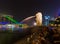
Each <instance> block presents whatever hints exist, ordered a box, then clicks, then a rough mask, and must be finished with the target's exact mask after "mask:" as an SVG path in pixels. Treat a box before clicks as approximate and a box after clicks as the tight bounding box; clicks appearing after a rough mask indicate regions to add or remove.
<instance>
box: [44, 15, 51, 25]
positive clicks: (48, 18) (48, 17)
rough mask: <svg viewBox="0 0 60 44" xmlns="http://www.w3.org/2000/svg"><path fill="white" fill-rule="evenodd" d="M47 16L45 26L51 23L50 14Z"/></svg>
mask: <svg viewBox="0 0 60 44" xmlns="http://www.w3.org/2000/svg"><path fill="white" fill-rule="evenodd" d="M44 18H45V22H44V23H45V26H48V25H49V20H50V16H44Z"/></svg>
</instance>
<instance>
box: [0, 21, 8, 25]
mask: <svg viewBox="0 0 60 44" xmlns="http://www.w3.org/2000/svg"><path fill="white" fill-rule="evenodd" d="M0 24H2V25H5V24H9V22H0Z"/></svg>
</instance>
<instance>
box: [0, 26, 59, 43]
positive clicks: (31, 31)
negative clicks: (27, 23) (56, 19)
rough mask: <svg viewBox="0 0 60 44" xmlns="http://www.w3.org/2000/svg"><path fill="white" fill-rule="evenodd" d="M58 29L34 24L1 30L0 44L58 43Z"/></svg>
mask: <svg viewBox="0 0 60 44" xmlns="http://www.w3.org/2000/svg"><path fill="white" fill-rule="evenodd" d="M59 29H60V28H56V27H52V28H50V27H38V26H35V27H30V28H27V29H23V30H22V31H14V32H11V31H9V32H8V31H2V32H0V44H60V31H59Z"/></svg>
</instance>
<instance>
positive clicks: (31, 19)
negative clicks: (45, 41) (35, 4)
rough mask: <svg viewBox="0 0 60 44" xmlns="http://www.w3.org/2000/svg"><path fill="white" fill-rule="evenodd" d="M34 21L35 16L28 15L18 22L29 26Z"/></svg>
mask: <svg viewBox="0 0 60 44" xmlns="http://www.w3.org/2000/svg"><path fill="white" fill-rule="evenodd" d="M34 22H35V16H30V17H27V18H25V19H24V20H22V21H21V22H20V23H23V24H27V25H29V26H33V25H34Z"/></svg>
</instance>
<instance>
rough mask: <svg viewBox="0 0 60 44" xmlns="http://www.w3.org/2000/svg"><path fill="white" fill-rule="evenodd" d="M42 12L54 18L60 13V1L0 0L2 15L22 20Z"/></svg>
mask: <svg viewBox="0 0 60 44" xmlns="http://www.w3.org/2000/svg"><path fill="white" fill-rule="evenodd" d="M39 11H40V12H42V14H43V15H50V16H54V15H56V14H59V13H60V12H59V11H60V1H59V0H0V13H4V14H9V15H13V16H15V18H16V19H18V20H20V21H21V20H22V19H24V18H26V17H29V16H31V15H35V14H36V12H39Z"/></svg>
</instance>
